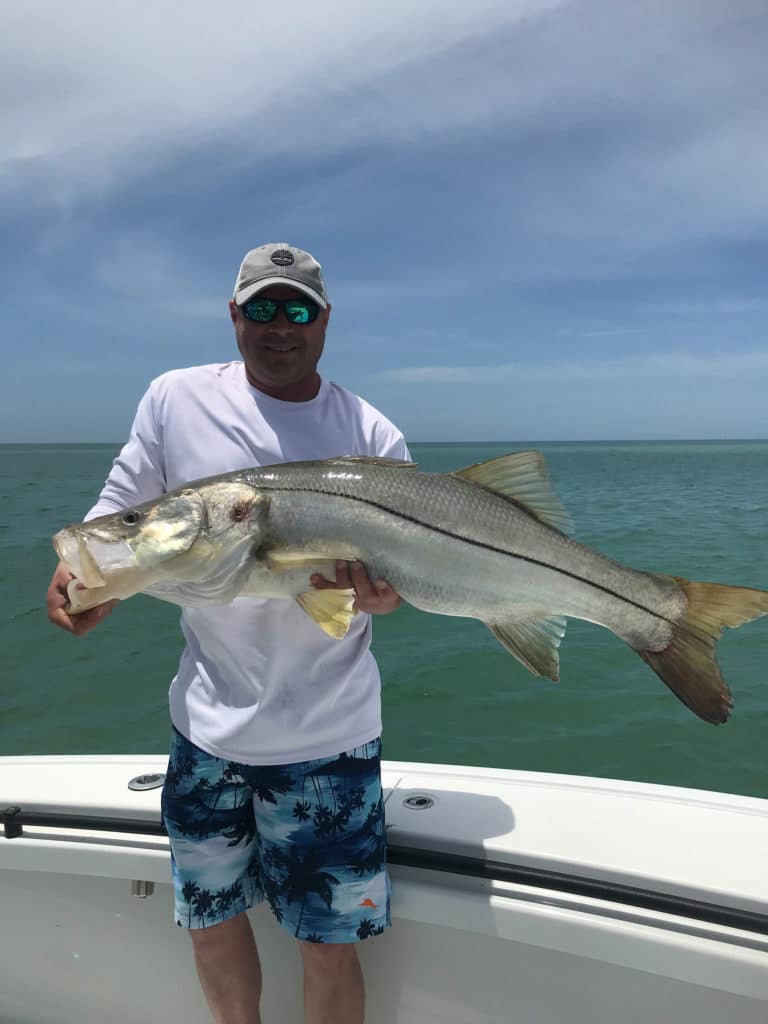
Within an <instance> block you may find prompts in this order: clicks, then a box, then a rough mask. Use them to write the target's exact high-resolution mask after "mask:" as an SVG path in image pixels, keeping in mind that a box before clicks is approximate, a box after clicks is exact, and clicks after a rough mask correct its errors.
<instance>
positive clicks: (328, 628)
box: [296, 588, 355, 640]
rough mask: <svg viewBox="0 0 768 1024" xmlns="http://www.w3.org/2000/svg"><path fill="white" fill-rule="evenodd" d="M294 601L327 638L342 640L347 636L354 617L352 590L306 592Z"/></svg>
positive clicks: (353, 595)
mask: <svg viewBox="0 0 768 1024" xmlns="http://www.w3.org/2000/svg"><path fill="white" fill-rule="evenodd" d="M296 600H297V601H298V603H299V604H300V605H301V607H302V608H303V609H304V611H305V612H306V613H307V615H309V616H310V618H312V619H314V620H315V622H316V623H317V624H318V626H319V627H320V629H322V630H323V632H324V633H327V634H328V636H332V637H333V638H334V640H342V639H343V638H344V637H345V636H346V635H347V632H348V630H349V625H350V623H351V622H352V619H353V618H354V616H355V592H354V590H352V589H351V588H348V589H345V590H307V591H306V592H305V593H303V594H299V596H298V597H297V598H296Z"/></svg>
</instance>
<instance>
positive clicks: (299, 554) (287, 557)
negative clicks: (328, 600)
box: [264, 551, 336, 579]
mask: <svg viewBox="0 0 768 1024" xmlns="http://www.w3.org/2000/svg"><path fill="white" fill-rule="evenodd" d="M264 562H265V563H266V565H267V568H269V569H274V570H275V572H280V570H281V569H283V570H285V569H311V570H312V571H313V572H319V573H322V574H323V576H325V577H326V579H335V574H336V559H335V558H334V557H333V556H329V555H311V554H307V552H306V551H270V552H268V553H267V554H266V555H265V556H264ZM329 573H330V575H329Z"/></svg>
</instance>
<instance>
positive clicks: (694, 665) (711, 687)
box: [638, 577, 768, 725]
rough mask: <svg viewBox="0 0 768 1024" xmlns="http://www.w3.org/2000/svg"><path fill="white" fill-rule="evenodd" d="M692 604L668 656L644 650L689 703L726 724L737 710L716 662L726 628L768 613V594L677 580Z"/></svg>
mask: <svg viewBox="0 0 768 1024" xmlns="http://www.w3.org/2000/svg"><path fill="white" fill-rule="evenodd" d="M674 580H675V583H676V584H677V585H678V586H679V587H680V588H681V589H682V591H683V593H684V594H685V596H686V598H687V599H688V607H687V609H686V611H685V615H684V617H683V619H682V620H681V621H680V622H679V623H678V624H677V625H676V626H675V629H674V636H673V638H672V642H671V643H670V644H669V646H668V647H666V648H665V649H664V650H663V651H638V653H639V655H640V657H641V658H642V659H643V661H646V662H647V663H648V664H649V665H650V666H651V668H652V669H653V671H654V672H655V673H656V674H657V675H658V676H660V677H661V678H662V679H663V680H664V682H665V683H666V684H667V686H668V687H669V688H670V690H672V692H673V693H675V694H676V695H677V696H678V697H679V698H680V700H681V701H682V702H683V704H686V705H687V706H688V707H689V708H690V709H691V711H693V712H694V713H695V714H697V715H698V716H699V718H703V719H704V720H705V721H706V722H713V723H714V724H715V725H718V724H719V723H720V722H725V721H726V719H727V718H728V715H729V713H730V711H731V708H732V707H733V702H732V700H731V692H730V690H729V689H728V687H727V686H726V684H725V681H724V679H723V676H722V673H721V672H720V666H719V665H718V664H717V660H716V658H715V645H716V643H717V641H718V640H719V639H720V637H721V636H722V634H723V630H724V629H725V627H726V626H730V627H731V628H734V629H735V628H736V627H737V626H741V625H743V624H744V623H745V622H751V621H752V619H756V618H758V617H759V616H761V615H766V614H768V592H766V591H764V590H752V589H749V588H748V587H727V586H724V585H723V584H720V583H694V582H692V581H691V580H685V579H681V578H679V577H674Z"/></svg>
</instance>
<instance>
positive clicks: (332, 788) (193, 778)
mask: <svg viewBox="0 0 768 1024" xmlns="http://www.w3.org/2000/svg"><path fill="white" fill-rule="evenodd" d="M162 808H163V820H164V822H165V827H166V829H167V831H168V836H169V839H170V843H171V858H172V866H173V880H174V887H175V918H176V923H177V924H178V925H179V926H181V927H186V928H207V927H210V926H211V925H214V924H219V923H220V922H222V921H226V920H228V919H229V918H231V917H234V916H235V915H236V914H239V913H241V912H242V911H244V910H247V909H248V908H249V907H252V906H255V905H256V904H258V903H260V902H261V901H262V900H265V899H266V900H267V902H268V903H269V905H270V907H271V909H272V913H273V914H274V916H275V917H276V918H277V920H278V921H279V923H280V924H281V925H282V926H283V928H285V929H287V930H288V931H290V932H291V933H292V934H293V935H295V936H296V937H297V938H299V939H305V940H307V941H309V942H332V943H339V942H357V941H359V940H361V939H366V938H369V937H371V936H373V935H379V934H381V932H383V931H384V928H385V927H386V926H387V925H389V923H390V910H389V893H390V883H389V878H388V875H387V870H386V841H385V832H384V801H383V794H382V788H381V741H380V740H379V739H376V740H372V741H371V742H369V743H366V744H364V745H363V746H361V747H355V748H354V749H353V750H348V751H345V752H344V753H341V754H338V755H336V756H333V757H325V758H319V759H315V760H311V761H302V762H299V763H298V764H286V765H248V764H240V763H237V762H234V761H224V760H222V759H220V758H218V757H214V756H213V755H212V754H208V753H206V752H205V751H203V750H201V749H200V748H199V747H197V746H195V745H194V744H193V743H191V742H190V741H189V740H188V739H186V737H184V736H182V735H181V733H179V732H178V731H177V730H175V729H174V732H173V740H172V745H171V753H170V758H169V762H168V772H167V774H166V779H165V785H164V788H163V799H162Z"/></svg>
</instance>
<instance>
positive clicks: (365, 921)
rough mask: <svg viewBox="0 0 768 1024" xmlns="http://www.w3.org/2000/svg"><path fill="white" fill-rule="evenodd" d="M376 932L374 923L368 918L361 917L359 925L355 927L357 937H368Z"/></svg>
mask: <svg viewBox="0 0 768 1024" xmlns="http://www.w3.org/2000/svg"><path fill="white" fill-rule="evenodd" d="M375 934H376V925H375V924H374V923H373V921H371V920H370V918H367V917H363V918H362V919H361V920H360V927H359V928H358V929H357V937H358V939H370V937H371V936H372V935H375Z"/></svg>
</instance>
